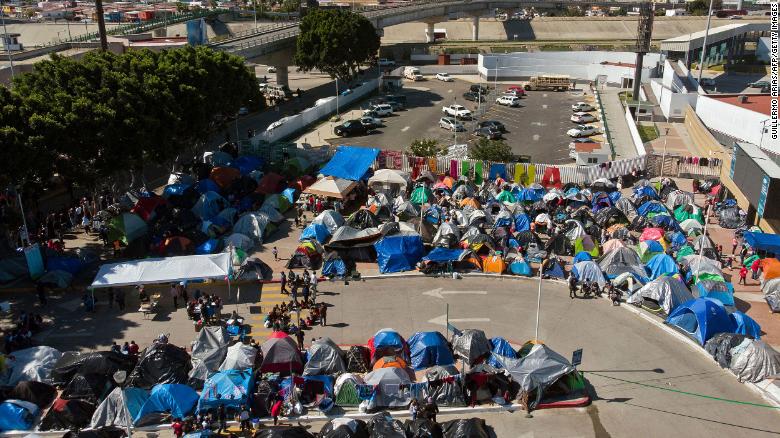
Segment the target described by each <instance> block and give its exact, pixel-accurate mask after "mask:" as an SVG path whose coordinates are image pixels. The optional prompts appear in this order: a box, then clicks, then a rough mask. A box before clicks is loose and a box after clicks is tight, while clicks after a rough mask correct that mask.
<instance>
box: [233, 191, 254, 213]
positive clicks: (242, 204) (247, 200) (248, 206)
mask: <svg viewBox="0 0 780 438" xmlns="http://www.w3.org/2000/svg"><path fill="white" fill-rule="evenodd" d="M254 204H255V198H254V197H253V196H252V195H246V196H244V197H243V198H241V200H240V201H238V205H236V210H238V211H239V212H245V211H249V210H252V207H253V206H254Z"/></svg>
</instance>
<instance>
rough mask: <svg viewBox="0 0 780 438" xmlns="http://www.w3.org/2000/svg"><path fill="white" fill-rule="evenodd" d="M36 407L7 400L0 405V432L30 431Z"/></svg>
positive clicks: (28, 403)
mask: <svg viewBox="0 0 780 438" xmlns="http://www.w3.org/2000/svg"><path fill="white" fill-rule="evenodd" d="M36 415H38V406H35V404H33V403H30V402H26V401H20V400H7V401H4V402H3V403H0V431H3V432H5V431H9V430H29V429H32V426H33V422H34V421H35V416H36Z"/></svg>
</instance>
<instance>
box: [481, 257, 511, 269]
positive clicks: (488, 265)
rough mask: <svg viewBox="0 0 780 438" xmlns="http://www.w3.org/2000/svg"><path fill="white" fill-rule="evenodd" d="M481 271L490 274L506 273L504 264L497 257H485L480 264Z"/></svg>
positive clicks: (501, 259) (502, 260)
mask: <svg viewBox="0 0 780 438" xmlns="http://www.w3.org/2000/svg"><path fill="white" fill-rule="evenodd" d="M482 271H483V272H488V273H491V274H503V273H504V271H506V262H505V261H504V259H503V258H502V257H501V256H499V255H494V256H489V257H485V260H484V261H483V262H482Z"/></svg>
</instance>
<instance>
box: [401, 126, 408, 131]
mask: <svg viewBox="0 0 780 438" xmlns="http://www.w3.org/2000/svg"><path fill="white" fill-rule="evenodd" d="M408 130H409V126H404V127H403V128H401V132H406V131H408Z"/></svg>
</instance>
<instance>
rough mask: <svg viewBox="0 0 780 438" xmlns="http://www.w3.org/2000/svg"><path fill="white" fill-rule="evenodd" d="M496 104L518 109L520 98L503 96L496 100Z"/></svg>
mask: <svg viewBox="0 0 780 438" xmlns="http://www.w3.org/2000/svg"><path fill="white" fill-rule="evenodd" d="M496 103H497V104H499V105H506V106H511V107H518V106H520V98H519V97H517V96H508V95H504V96H501V97H499V98H498V99H496Z"/></svg>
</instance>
